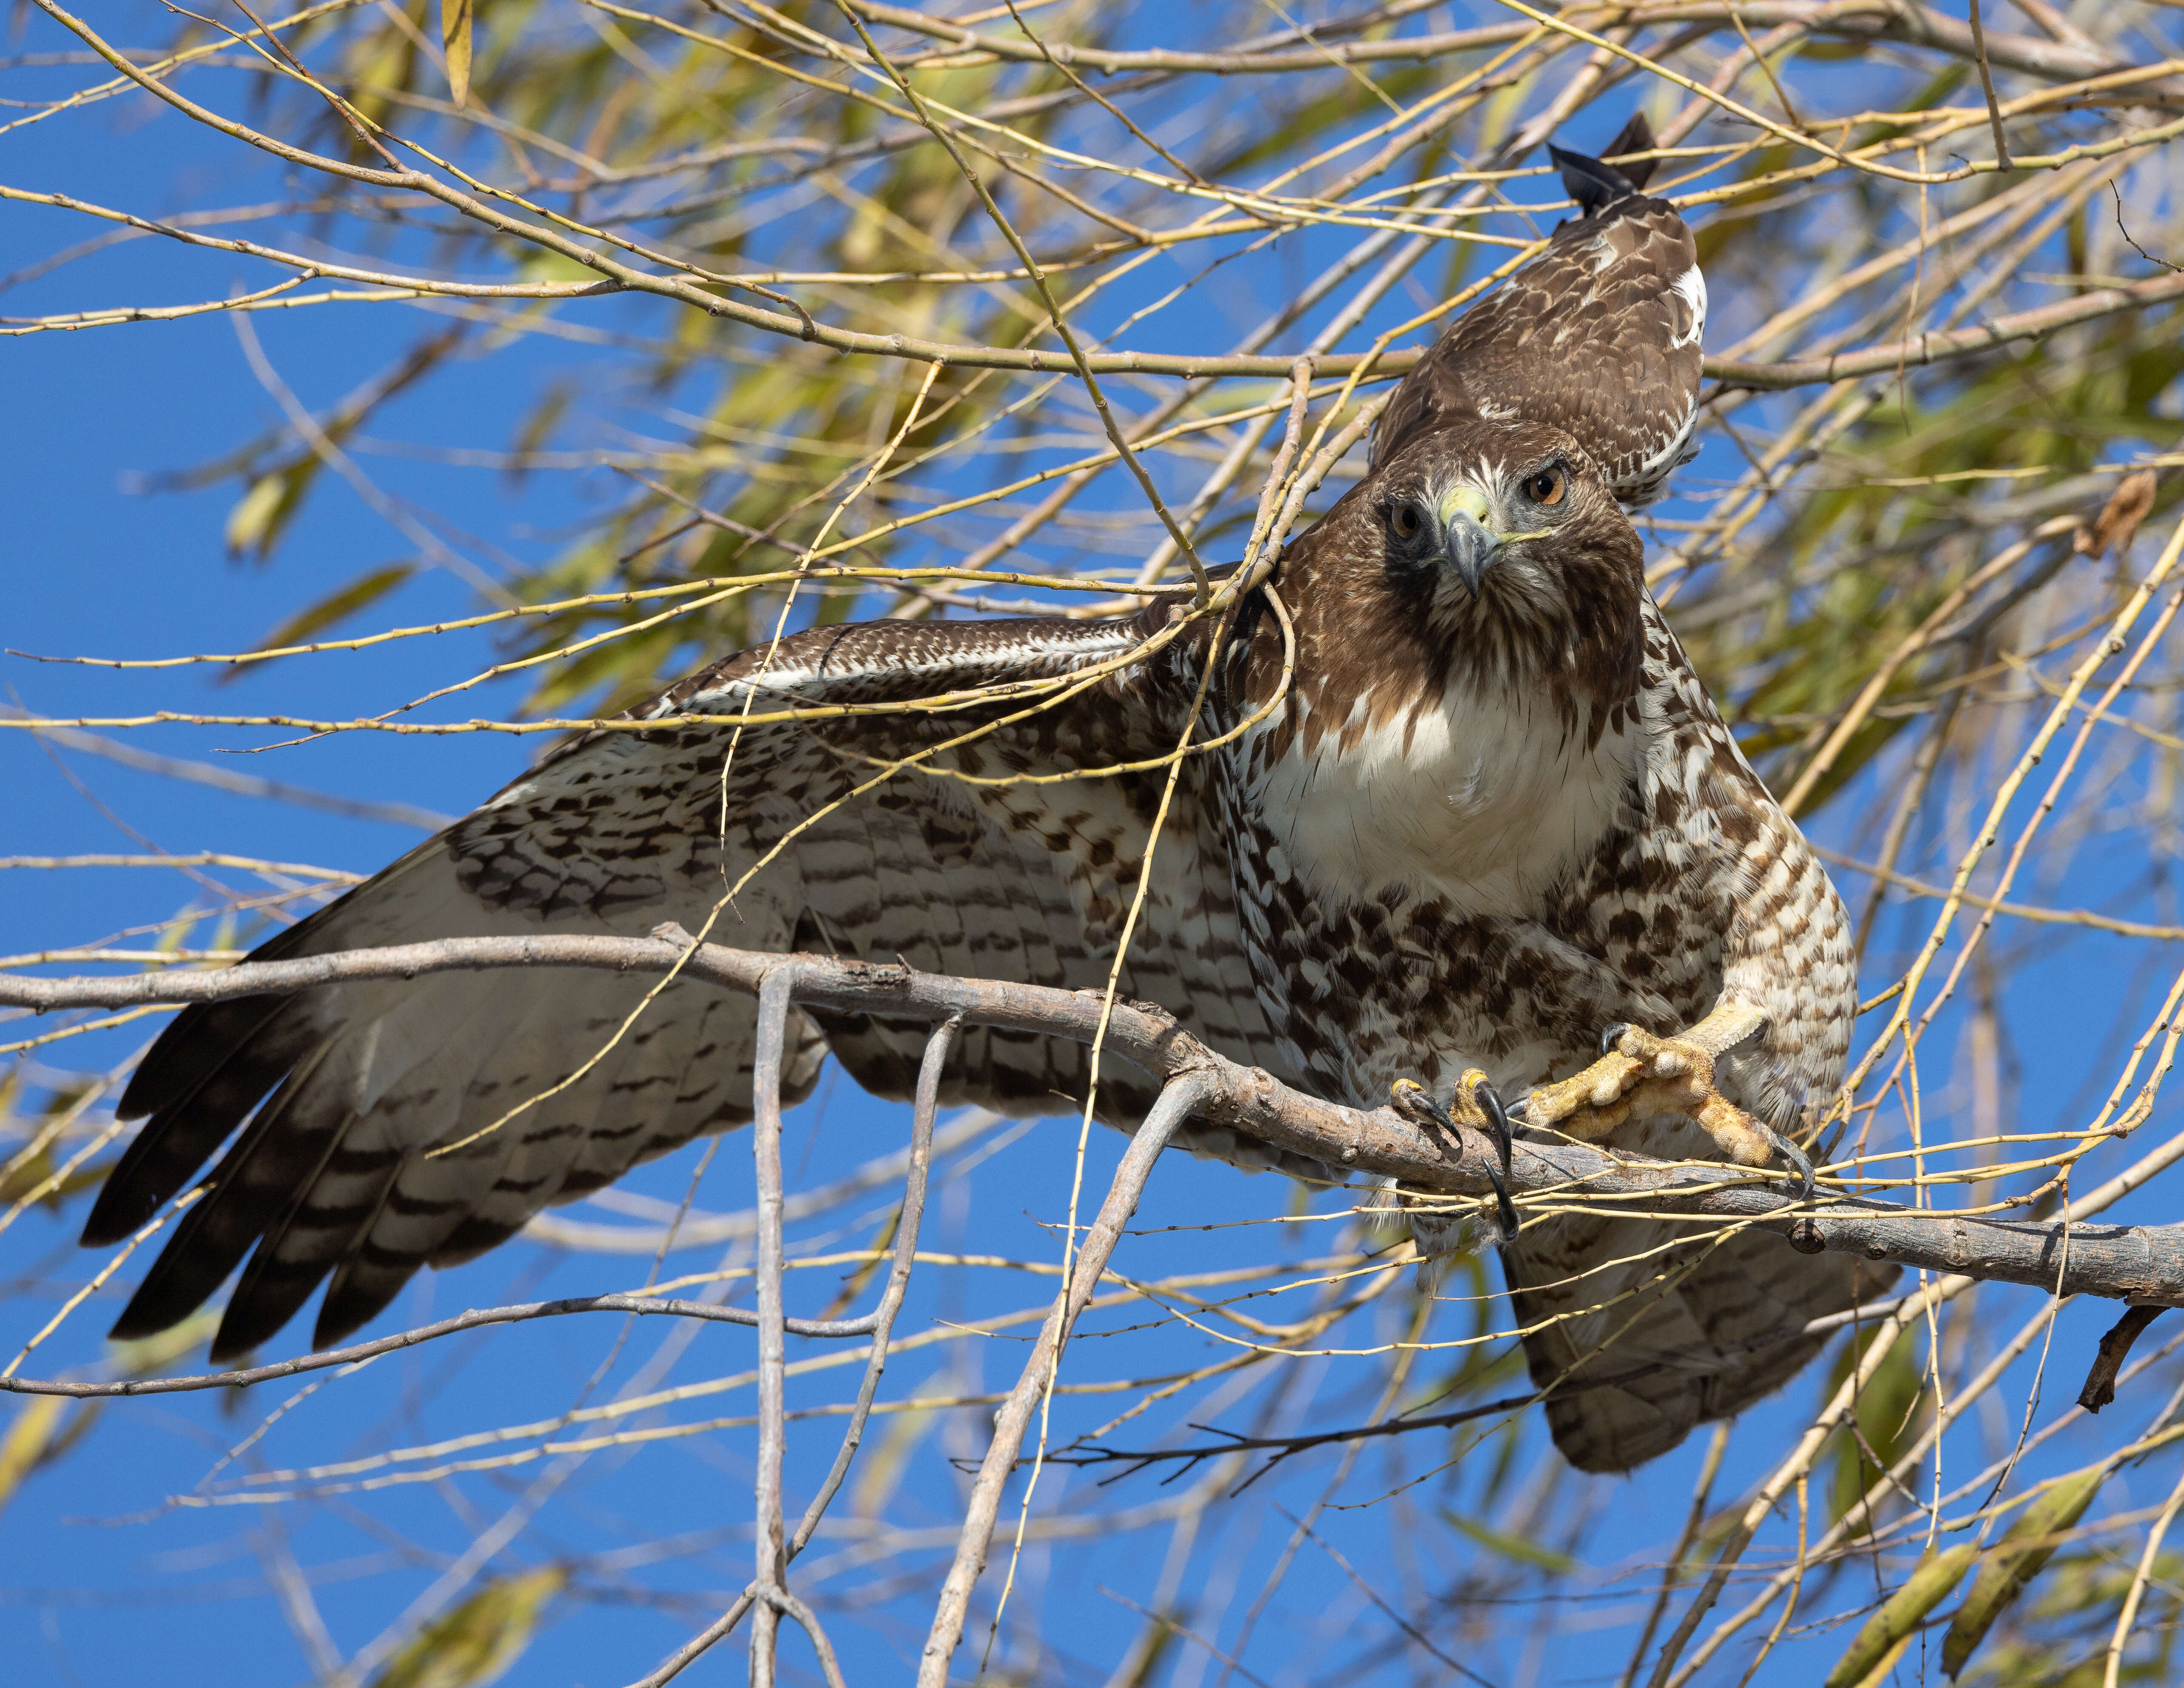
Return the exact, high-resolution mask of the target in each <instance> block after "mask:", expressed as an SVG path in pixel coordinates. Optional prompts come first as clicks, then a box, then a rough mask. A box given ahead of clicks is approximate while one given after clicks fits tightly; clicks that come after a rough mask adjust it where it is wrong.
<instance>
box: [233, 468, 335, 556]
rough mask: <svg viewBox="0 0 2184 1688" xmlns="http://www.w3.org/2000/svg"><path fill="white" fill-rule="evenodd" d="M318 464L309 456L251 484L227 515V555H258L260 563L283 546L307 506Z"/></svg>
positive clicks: (269, 472) (264, 475) (275, 470)
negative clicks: (291, 520) (292, 519)
mask: <svg viewBox="0 0 2184 1688" xmlns="http://www.w3.org/2000/svg"><path fill="white" fill-rule="evenodd" d="M318 470H319V460H318V459H317V458H315V457H313V456H310V455H309V454H306V455H304V456H303V457H299V458H296V459H293V460H291V461H290V462H287V463H286V464H283V465H281V467H280V468H278V469H274V470H270V471H267V472H266V473H265V474H263V475H260V476H259V477H258V478H257V479H256V480H254V481H253V482H251V483H250V487H249V489H248V491H246V492H245V493H243V495H242V498H241V499H237V501H236V505H235V508H234V509H233V510H230V511H229V512H228V513H227V554H228V555H229V556H231V557H241V556H246V555H248V554H253V553H255V554H256V556H257V559H258V560H259V562H261V563H262V562H264V561H265V559H266V558H267V557H269V556H270V555H271V554H272V553H273V548H274V546H275V545H276V544H278V543H280V539H281V529H282V528H284V527H286V526H287V525H288V521H289V518H290V517H292V516H293V515H295V513H296V512H297V510H299V509H301V508H302V506H303V503H304V493H305V492H306V491H307V490H308V489H309V487H310V484H311V477H312V476H315V475H316V474H317V473H318Z"/></svg>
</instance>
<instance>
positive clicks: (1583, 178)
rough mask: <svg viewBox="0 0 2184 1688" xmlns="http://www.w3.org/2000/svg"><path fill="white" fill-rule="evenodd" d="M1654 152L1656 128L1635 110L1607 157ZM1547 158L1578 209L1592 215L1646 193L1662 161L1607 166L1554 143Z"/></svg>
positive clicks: (1650, 160) (1548, 146) (1608, 148)
mask: <svg viewBox="0 0 2184 1688" xmlns="http://www.w3.org/2000/svg"><path fill="white" fill-rule="evenodd" d="M1652 150H1653V125H1652V124H1650V123H1648V122H1647V121H1646V114H1645V113H1644V112H1642V111H1635V112H1633V113H1631V114H1630V122H1628V123H1626V124H1624V125H1623V132H1622V133H1620V134H1619V135H1618V136H1616V137H1615V138H1614V139H1613V141H1610V142H1608V143H1607V157H1609V158H1620V157H1622V156H1623V155H1624V154H1625V153H1650V152H1651V151H1652ZM1547 156H1548V157H1550V158H1552V159H1553V160H1554V161H1555V167H1556V168H1557V170H1560V171H1561V172H1562V177H1563V191H1564V192H1567V193H1568V195H1569V197H1570V198H1573V199H1574V200H1576V201H1577V204H1578V210H1579V211H1580V214H1583V215H1585V216H1588V217H1590V216H1592V215H1594V214H1596V213H1597V212H1599V211H1601V210H1602V209H1605V208H1606V207H1607V206H1609V205H1613V203H1615V202H1616V201H1617V200H1619V199H1624V198H1629V197H1630V195H1631V194H1634V193H1641V192H1644V191H1645V187H1646V182H1647V181H1650V180H1652V175H1653V166H1654V165H1655V164H1658V163H1659V162H1660V160H1659V159H1636V160H1635V161H1633V162H1632V163H1630V164H1603V163H1602V161H1601V160H1600V159H1595V158H1588V157H1587V156H1586V155H1585V153H1571V152H1565V151H1564V150H1563V148H1560V147H1557V146H1556V145H1555V144H1554V142H1552V141H1550V142H1548V143H1547Z"/></svg>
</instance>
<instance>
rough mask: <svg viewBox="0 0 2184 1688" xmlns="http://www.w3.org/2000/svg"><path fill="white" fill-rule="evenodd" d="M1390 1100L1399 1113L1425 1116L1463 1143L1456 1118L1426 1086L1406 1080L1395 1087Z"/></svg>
mask: <svg viewBox="0 0 2184 1688" xmlns="http://www.w3.org/2000/svg"><path fill="white" fill-rule="evenodd" d="M1390 1100H1391V1101H1393V1102H1394V1103H1395V1105H1396V1112H1397V1113H1407V1114H1424V1116H1425V1117H1426V1118H1427V1119H1428V1120H1429V1121H1430V1122H1431V1123H1433V1124H1435V1125H1437V1126H1439V1127H1440V1128H1441V1129H1442V1130H1443V1131H1446V1133H1447V1134H1449V1135H1450V1136H1451V1137H1453V1138H1455V1139H1456V1140H1457V1142H1458V1143H1459V1144H1460V1143H1462V1142H1463V1134H1461V1133H1460V1132H1458V1131H1457V1128H1456V1119H1455V1117H1454V1116H1453V1115H1451V1113H1450V1112H1449V1111H1448V1110H1447V1109H1446V1108H1445V1107H1443V1106H1441V1105H1440V1100H1439V1099H1437V1098H1436V1097H1435V1095H1434V1093H1433V1092H1432V1091H1430V1090H1429V1089H1426V1087H1425V1086H1424V1085H1423V1084H1414V1083H1413V1082H1412V1081H1411V1080H1410V1079H1408V1078H1406V1079H1404V1080H1403V1081H1402V1082H1401V1084H1398V1085H1396V1087H1395V1089H1394V1091H1393V1092H1392V1094H1391V1095H1390Z"/></svg>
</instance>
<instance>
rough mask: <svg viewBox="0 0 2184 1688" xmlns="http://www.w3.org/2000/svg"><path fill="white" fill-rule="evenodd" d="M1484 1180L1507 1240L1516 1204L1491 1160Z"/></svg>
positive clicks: (1513, 1224)
mask: <svg viewBox="0 0 2184 1688" xmlns="http://www.w3.org/2000/svg"><path fill="white" fill-rule="evenodd" d="M1485 1088H1486V1087H1485V1085H1484V1084H1482V1085H1480V1086H1479V1089H1482V1090H1483V1089H1485ZM1486 1182H1487V1183H1489V1184H1492V1185H1493V1186H1494V1217H1496V1219H1497V1220H1499V1221H1500V1222H1501V1224H1502V1241H1503V1242H1505V1243H1506V1242H1509V1241H1511V1240H1513V1239H1514V1238H1515V1237H1516V1234H1517V1204H1516V1203H1515V1202H1513V1201H1510V1200H1509V1186H1508V1185H1507V1184H1504V1183H1502V1174H1501V1173H1499V1172H1498V1171H1496V1168H1495V1166H1494V1163H1493V1162H1491V1161H1489V1162H1487V1163H1486Z"/></svg>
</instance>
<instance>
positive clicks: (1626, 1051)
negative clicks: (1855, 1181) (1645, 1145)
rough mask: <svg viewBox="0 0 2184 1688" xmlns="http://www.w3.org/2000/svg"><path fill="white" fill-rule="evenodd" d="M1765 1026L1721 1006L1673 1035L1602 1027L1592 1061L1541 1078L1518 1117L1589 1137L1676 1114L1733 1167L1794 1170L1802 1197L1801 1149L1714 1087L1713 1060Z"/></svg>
mask: <svg viewBox="0 0 2184 1688" xmlns="http://www.w3.org/2000/svg"><path fill="white" fill-rule="evenodd" d="M1765 1024H1766V1020H1765V1018H1764V1017H1763V1016H1761V1015H1760V1014H1758V1012H1757V1011H1755V1010H1752V1009H1745V1008H1741V1007H1727V1008H1723V1009H1717V1010H1716V1011H1714V1012H1713V1014H1710V1015H1708V1017H1707V1018H1706V1019H1705V1020H1704V1021H1702V1022H1700V1023H1699V1024H1698V1025H1697V1026H1694V1027H1692V1028H1691V1030H1690V1031H1688V1032H1685V1033H1683V1034H1682V1035H1681V1036H1680V1037H1673V1038H1658V1037H1655V1036H1654V1035H1653V1034H1652V1033H1651V1032H1647V1031H1642V1030H1641V1029H1640V1028H1637V1027H1635V1026H1610V1027H1609V1028H1607V1031H1606V1032H1605V1033H1602V1037H1601V1040H1600V1042H1601V1051H1602V1052H1601V1057H1600V1059H1599V1060H1598V1061H1595V1062H1593V1064H1592V1065H1591V1066H1590V1067H1586V1068H1585V1071H1584V1072H1580V1073H1579V1074H1577V1075H1576V1076H1575V1077H1574V1078H1565V1079H1563V1081H1562V1082H1561V1083H1560V1084H1544V1085H1542V1086H1541V1087H1540V1088H1539V1089H1536V1090H1535V1091H1533V1092H1532V1094H1531V1095H1529V1096H1528V1097H1526V1098H1525V1100H1524V1123H1526V1124H1527V1125H1538V1126H1553V1127H1555V1128H1557V1129H1559V1130H1561V1131H1563V1132H1566V1133H1567V1134H1569V1135H1570V1136H1572V1137H1577V1138H1582V1139H1585V1140H1586V1141H1588V1142H1592V1141H1597V1140H1598V1139H1602V1138H1603V1137H1606V1136H1607V1135H1608V1134H1610V1133H1611V1132H1613V1130H1614V1129H1615V1128H1616V1127H1618V1126H1619V1125H1621V1124H1622V1123H1624V1121H1625V1120H1627V1119H1629V1118H1630V1117H1632V1116H1633V1115H1645V1114H1680V1115H1681V1116H1682V1117H1684V1118H1685V1119H1688V1120H1690V1121H1691V1122H1692V1123H1694V1124H1696V1125H1697V1126H1698V1127H1699V1128H1701V1129H1702V1130H1703V1131H1704V1132H1705V1133H1706V1134H1708V1136H1709V1137H1711V1138H1713V1140H1714V1142H1715V1144H1716V1145H1718V1146H1719V1148H1720V1150H1721V1152H1722V1153H1723V1154H1724V1155H1725V1156H1728V1157H1729V1159H1730V1160H1731V1161H1734V1162H1736V1164H1737V1165H1739V1166H1741V1167H1764V1166H1768V1165H1770V1164H1772V1163H1773V1162H1776V1161H1778V1160H1779V1161H1781V1162H1785V1163H1786V1165H1788V1166H1789V1167H1791V1169H1792V1170H1793V1171H1795V1172H1796V1173H1797V1181H1798V1184H1799V1186H1800V1195H1801V1196H1809V1195H1811V1194H1812V1193H1813V1163H1812V1162H1810V1161H1808V1159H1806V1157H1805V1153H1804V1151H1803V1150H1801V1149H1800V1148H1798V1147H1797V1145H1796V1144H1794V1143H1792V1142H1791V1141H1790V1139H1788V1138H1786V1137H1785V1136H1783V1135H1782V1134H1780V1132H1778V1131H1775V1129H1773V1128H1771V1127H1769V1126H1768V1125H1766V1124H1765V1123H1763V1122H1762V1121H1760V1120H1758V1119H1755V1118H1753V1117H1752V1116H1751V1115H1750V1114H1748V1113H1747V1112H1745V1111H1744V1110H1743V1109H1742V1108H1740V1107H1738V1106H1736V1104H1735V1103H1734V1102H1732V1101H1730V1100H1729V1099H1728V1098H1727V1097H1726V1096H1724V1095H1722V1094H1721V1092H1720V1091H1719V1090H1718V1089H1715V1088H1714V1062H1715V1061H1716V1060H1717V1059H1718V1058H1719V1057H1720V1056H1723V1055H1725V1054H1727V1053H1728V1052H1729V1051H1730V1050H1732V1049H1734V1048H1736V1045H1739V1044H1741V1043H1742V1042H1744V1041H1745V1040H1746V1039H1747V1038H1750V1037H1752V1035H1753V1034H1754V1033H1758V1031H1760V1030H1761V1029H1762V1028H1763V1027H1764V1026H1765Z"/></svg>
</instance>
